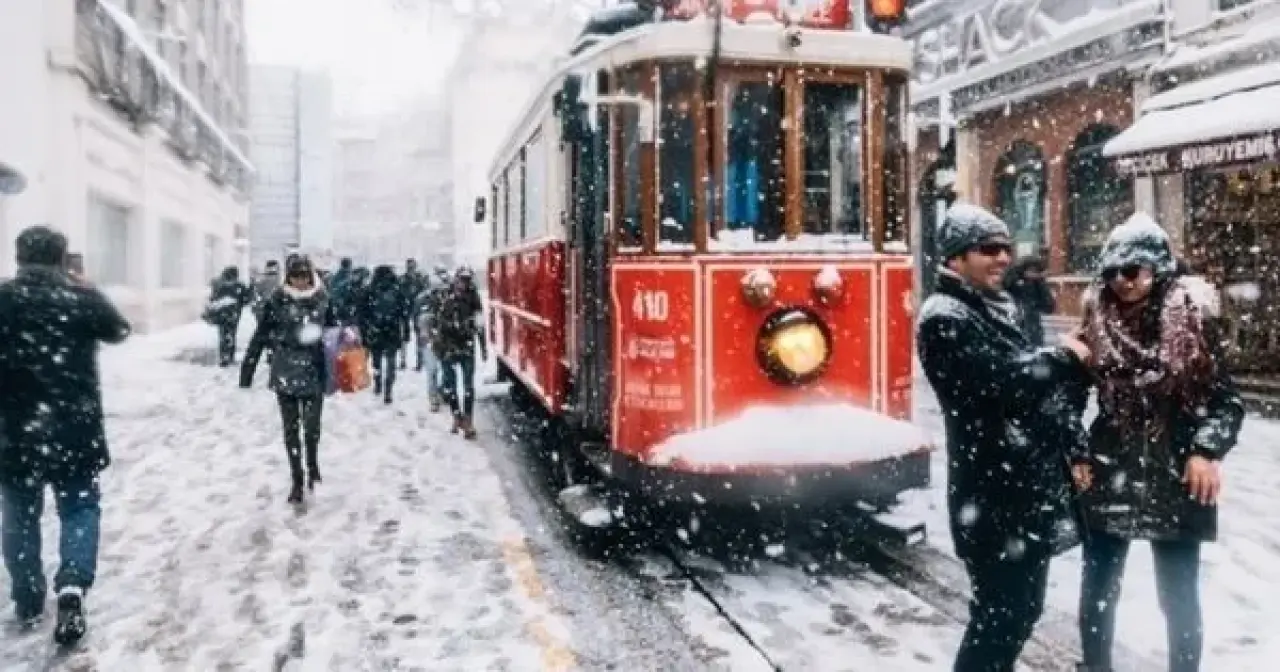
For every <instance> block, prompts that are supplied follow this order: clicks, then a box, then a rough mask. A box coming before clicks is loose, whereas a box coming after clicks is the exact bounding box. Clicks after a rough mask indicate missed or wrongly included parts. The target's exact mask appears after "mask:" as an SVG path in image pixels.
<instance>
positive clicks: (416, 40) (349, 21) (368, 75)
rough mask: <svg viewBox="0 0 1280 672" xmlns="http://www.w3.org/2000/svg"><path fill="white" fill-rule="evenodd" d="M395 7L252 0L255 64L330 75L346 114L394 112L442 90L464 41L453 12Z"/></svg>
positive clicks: (353, 1) (340, 0) (381, 1)
mask: <svg viewBox="0 0 1280 672" xmlns="http://www.w3.org/2000/svg"><path fill="white" fill-rule="evenodd" d="M400 1H401V2H403V3H404V4H409V5H411V4H413V3H412V2H404V0H400ZM436 1H437V2H438V1H439V0H436ZM395 2H396V0H247V1H246V2H245V5H246V7H245V11H246V14H247V22H248V32H249V59H250V62H253V63H273V64H281V63H287V64H292V65H300V66H306V67H310V68H317V69H327V70H328V71H329V72H330V74H332V76H333V78H334V88H335V96H334V98H335V104H336V107H337V112H338V114H340V115H346V114H361V113H376V112H379V111H383V110H386V109H389V108H391V107H394V106H395V104H396V103H398V102H400V101H402V100H404V99H406V98H412V97H414V96H415V95H416V94H419V93H422V92H424V91H429V90H433V89H436V88H438V87H439V85H440V83H441V80H442V77H443V75H444V74H445V72H446V71H447V69H448V67H449V65H450V62H451V61H452V58H453V54H454V53H455V52H456V50H457V48H458V44H459V41H460V38H461V35H460V30H459V28H460V26H459V25H458V24H457V23H456V22H455V20H454V19H453V18H452V17H450V16H449V15H448V13H447V12H443V11H436V12H434V14H433V13H431V12H428V11H425V10H422V11H416V12H404V11H400V12H397V11H395V10H392V9H391V7H392V6H393V5H394V4H395ZM423 4H426V3H423Z"/></svg>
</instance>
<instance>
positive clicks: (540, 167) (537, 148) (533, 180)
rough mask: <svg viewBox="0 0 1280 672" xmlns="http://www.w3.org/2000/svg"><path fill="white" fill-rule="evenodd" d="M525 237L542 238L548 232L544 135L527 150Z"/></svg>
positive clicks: (534, 140) (533, 140)
mask: <svg viewBox="0 0 1280 672" xmlns="http://www.w3.org/2000/svg"><path fill="white" fill-rule="evenodd" d="M524 170H525V213H526V214H525V237H526V238H527V239H529V240H534V239H537V238H541V237H542V236H543V235H545V234H546V232H547V227H546V213H545V212H544V211H545V209H546V208H545V207H544V205H543V203H544V195H545V192H546V172H547V156H546V145H545V144H544V143H543V141H542V135H541V134H538V135H536V136H534V138H533V139H532V140H530V141H529V145H528V146H527V147H526V148H525V169H524Z"/></svg>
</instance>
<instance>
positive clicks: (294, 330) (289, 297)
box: [240, 258, 338, 504]
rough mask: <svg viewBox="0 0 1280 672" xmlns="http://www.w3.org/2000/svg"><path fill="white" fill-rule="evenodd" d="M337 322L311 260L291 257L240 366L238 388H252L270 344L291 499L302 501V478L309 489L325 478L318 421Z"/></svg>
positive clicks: (273, 379)
mask: <svg viewBox="0 0 1280 672" xmlns="http://www.w3.org/2000/svg"><path fill="white" fill-rule="evenodd" d="M336 326H338V325H337V320H336V319H334V315H333V309H332V308H331V307H330V305H329V299H328V296H327V295H326V294H325V291H324V286H323V285H322V284H321V283H320V279H319V278H318V277H317V276H316V272H315V269H314V268H313V267H312V265H311V262H310V261H309V260H307V259H306V258H297V259H290V261H289V264H288V266H287V267H286V271H285V281H284V284H283V285H281V286H280V287H279V288H278V289H277V290H276V291H275V292H274V293H273V294H272V295H271V296H270V297H269V298H268V299H267V301H266V303H265V305H264V306H263V311H262V319H261V320H260V321H259V322H258V328H257V330H256V331H255V332H254V334H253V339H252V340H251V342H250V347H249V350H248V352H246V353H245V359H244V362H243V364H242V365H241V369H240V386H241V387H245V388H248V387H251V386H252V385H253V373H254V371H255V370H256V369H257V367H258V355H259V354H260V353H261V352H262V346H263V345H267V346H268V347H270V348H271V351H272V358H271V378H270V382H269V383H268V384H269V386H270V388H271V390H272V391H273V392H275V393H276V401H277V402H278V403H279V405H280V420H281V424H282V425H283V429H284V446H285V452H286V454H287V455H288V458H289V475H290V478H291V482H292V486H291V489H290V490H289V502H290V503H295V504H296V503H298V502H301V501H302V493H303V484H304V481H305V484H306V487H307V489H310V490H314V489H315V486H316V483H319V482H321V479H320V466H319V447H320V427H321V425H320V421H321V414H322V411H323V409H324V394H325V387H326V381H327V377H328V372H327V369H326V363H325V352H324V341H323V339H322V335H323V330H324V328H325V327H336ZM255 345H256V347H255ZM304 446H305V449H306V470H305V471H304V470H303V448H304Z"/></svg>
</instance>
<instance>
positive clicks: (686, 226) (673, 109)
mask: <svg viewBox="0 0 1280 672" xmlns="http://www.w3.org/2000/svg"><path fill="white" fill-rule="evenodd" d="M699 81H700V78H699V76H698V71H697V70H695V69H694V67H693V66H692V65H667V66H663V67H662V81H661V87H660V91H661V95H662V103H661V109H660V110H659V116H660V118H661V125H660V137H659V143H660V145H659V155H658V156H659V159H658V161H659V163H658V178H659V180H660V182H659V184H660V190H659V192H658V195H659V198H660V199H661V201H660V202H659V206H658V210H659V220H658V221H659V225H658V240H659V241H661V242H665V243H677V244H689V243H692V242H693V219H694V208H693V199H694V197H695V196H694V195H695V194H696V193H697V185H696V184H694V170H693V156H694V152H693V143H694V141H695V137H696V133H697V130H696V127H695V126H694V120H693V92H694V87H695V86H697V85H698V83H699Z"/></svg>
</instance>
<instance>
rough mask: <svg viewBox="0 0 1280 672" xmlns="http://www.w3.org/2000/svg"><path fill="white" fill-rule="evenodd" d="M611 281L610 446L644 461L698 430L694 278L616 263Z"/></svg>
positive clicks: (687, 266) (692, 271) (670, 266)
mask: <svg viewBox="0 0 1280 672" xmlns="http://www.w3.org/2000/svg"><path fill="white" fill-rule="evenodd" d="M612 280H613V282H612V300H613V344H614V345H613V347H614V374H615V380H614V389H613V423H612V426H613V446H614V450H617V451H619V452H621V453H624V454H627V455H631V456H634V457H637V458H640V459H644V458H645V457H646V456H647V455H648V452H649V450H650V449H651V448H653V447H654V446H656V445H657V444H659V443H661V442H662V441H663V440H664V439H666V438H668V437H671V436H674V435H676V434H681V433H684V432H688V431H691V430H693V429H696V428H697V426H698V413H697V408H698V407H697V403H698V390H697V375H698V369H699V367H700V362H699V343H698V338H697V324H698V320H697V318H698V314H697V313H698V308H699V306H698V270H697V267H696V266H695V265H694V264H691V263H656V262H626V261H616V262H615V263H614V264H613V271H612Z"/></svg>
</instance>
